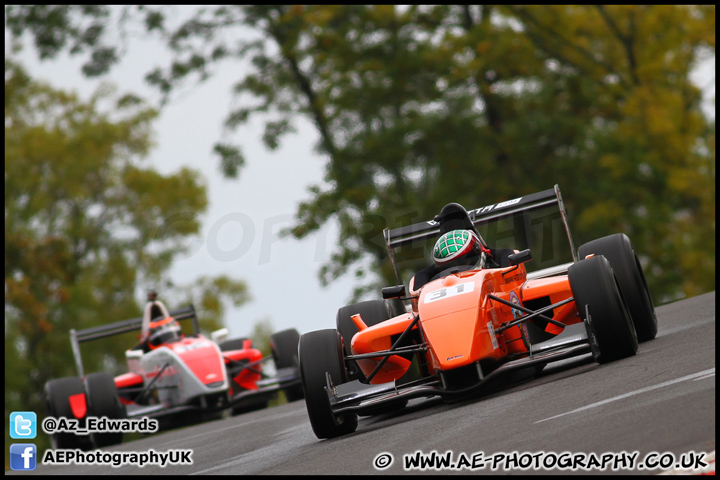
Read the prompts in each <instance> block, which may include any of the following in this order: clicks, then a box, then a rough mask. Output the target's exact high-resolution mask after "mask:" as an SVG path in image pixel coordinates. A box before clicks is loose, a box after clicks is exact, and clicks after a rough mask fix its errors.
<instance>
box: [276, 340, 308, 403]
mask: <svg viewBox="0 0 720 480" xmlns="http://www.w3.org/2000/svg"><path fill="white" fill-rule="evenodd" d="M298 343H300V333H299V332H298V331H297V330H295V329H294V328H289V329H287V330H282V331H280V332H276V333H274V334H272V336H270V350H271V351H272V356H273V360H275V367H277V368H278V369H280V368H297V366H298ZM283 391H284V392H285V398H287V401H288V402H294V401H296V400H301V399H302V398H303V390H302V385H293V386H292V387H288V388H286V389H284V390H283Z"/></svg>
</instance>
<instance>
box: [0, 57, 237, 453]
mask: <svg viewBox="0 0 720 480" xmlns="http://www.w3.org/2000/svg"><path fill="white" fill-rule="evenodd" d="M155 116H156V112H155V111H154V110H153V109H150V108H148V107H147V106H146V105H145V104H144V103H143V102H142V101H141V100H140V99H139V98H136V97H134V96H131V95H125V96H118V95H117V94H116V93H114V92H113V90H112V89H109V88H107V87H103V88H101V89H99V90H98V91H97V92H96V94H95V95H94V96H93V97H92V98H91V99H90V100H88V101H83V100H80V99H79V98H78V97H77V96H76V95H75V94H74V93H68V92H63V91H59V90H56V89H53V88H52V87H51V86H49V85H47V84H44V83H42V82H39V81H36V80H34V79H32V78H30V77H29V76H28V74H27V73H26V72H25V70H24V69H23V68H22V67H21V66H20V65H18V64H17V63H15V62H14V61H12V60H9V59H7V58H6V60H5V381H6V383H5V385H6V389H5V411H6V424H5V425H6V432H7V431H8V430H7V428H8V423H7V418H9V412H11V411H13V410H31V411H35V412H39V413H41V412H44V411H45V400H44V398H43V388H44V384H45V382H47V381H48V380H50V379H53V378H59V377H63V376H70V375H76V372H75V366H74V363H73V362H72V360H71V359H72V352H71V349H70V342H69V335H68V333H69V331H70V329H83V328H88V327H91V326H96V325H98V323H104V322H112V321H118V320H123V319H127V318H134V317H137V316H138V315H139V314H141V312H142V307H141V306H140V305H138V303H137V301H136V298H135V293H136V288H138V287H139V286H142V285H143V284H150V283H156V282H157V281H158V280H159V279H160V278H161V277H162V274H163V273H164V272H165V271H166V270H167V269H168V268H169V266H170V264H171V262H172V260H173V258H174V257H175V256H176V255H177V254H179V253H181V252H182V251H183V243H184V242H186V239H187V237H188V236H190V235H194V234H196V233H197V232H198V229H199V221H198V216H199V214H200V213H202V212H203V211H204V210H205V208H206V204H207V199H206V192H205V187H204V186H203V185H202V182H201V180H200V178H199V176H198V174H197V173H196V172H193V171H191V170H189V169H186V168H182V169H179V171H178V172H177V173H175V174H172V175H161V174H159V173H158V172H155V171H154V170H152V169H149V168H144V167H142V166H141V164H140V160H141V159H142V158H143V157H144V156H145V155H146V153H147V152H148V149H149V148H150V147H151V145H152V142H151V129H150V127H151V123H152V121H153V119H154V118H155ZM201 287H203V288H204V289H205V292H202V293H204V294H205V295H206V297H205V301H204V302H203V303H204V304H203V306H207V305H208V304H209V303H211V302H209V298H210V297H212V296H213V295H214V296H216V297H218V296H219V297H222V296H223V295H225V294H227V293H231V294H232V298H233V300H234V301H235V302H236V303H237V302H242V300H243V299H244V297H243V296H242V295H241V291H242V292H244V285H242V284H241V283H239V282H236V281H231V280H230V279H227V278H226V279H208V280H206V281H204V282H203V283H201ZM216 311H219V312H220V313H221V310H218V309H217V307H216ZM126 337H127V338H126ZM136 342H137V340H136V339H135V338H134V337H132V336H131V335H130V334H126V336H125V337H123V339H117V337H115V338H114V339H113V341H107V342H103V341H100V342H98V343H97V344H95V343H91V344H86V345H87V346H86V347H85V346H84V347H83V363H84V366H85V371H86V372H92V371H99V370H108V369H110V370H112V369H113V368H114V367H117V366H118V365H119V364H120V363H121V362H122V361H123V360H122V359H123V358H124V357H123V351H124V350H125V349H127V348H129V347H131V346H132V345H133V344H134V343H136ZM8 438H9V436H8V435H6V439H8ZM45 440H46V439H45V438H44V436H42V437H39V438H38V442H39V444H40V445H41V446H42V444H43V442H44V441H45ZM6 442H7V440H6ZM6 446H7V445H6Z"/></svg>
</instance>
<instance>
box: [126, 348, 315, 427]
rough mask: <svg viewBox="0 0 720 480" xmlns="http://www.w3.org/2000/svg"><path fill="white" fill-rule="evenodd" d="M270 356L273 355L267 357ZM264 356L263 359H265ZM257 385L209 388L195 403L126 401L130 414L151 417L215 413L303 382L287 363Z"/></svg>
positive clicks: (262, 399) (258, 400)
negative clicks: (154, 403) (237, 388)
mask: <svg viewBox="0 0 720 480" xmlns="http://www.w3.org/2000/svg"><path fill="white" fill-rule="evenodd" d="M268 358H270V357H268ZM264 360H266V359H263V360H261V361H264ZM255 383H256V385H257V388H256V389H248V390H241V391H239V392H236V393H233V394H232V395H230V391H229V389H224V390H222V391H216V392H209V393H208V394H206V395H203V396H200V397H196V399H190V400H195V401H193V403H189V402H190V400H188V403H185V402H183V403H181V404H177V405H167V404H158V405H138V404H136V403H133V404H130V405H127V416H128V418H136V417H150V418H160V417H164V416H170V415H175V414H178V413H185V412H202V413H214V412H219V411H223V410H226V409H229V408H235V407H242V406H246V405H253V404H256V403H260V402H263V401H266V400H272V399H274V398H276V397H277V394H278V391H280V390H284V389H287V388H290V387H293V386H295V385H300V384H301V379H300V372H299V370H298V369H297V368H293V367H288V368H282V369H279V370H278V371H277V374H276V375H275V376H273V377H268V378H264V379H262V380H258V381H257V382H255Z"/></svg>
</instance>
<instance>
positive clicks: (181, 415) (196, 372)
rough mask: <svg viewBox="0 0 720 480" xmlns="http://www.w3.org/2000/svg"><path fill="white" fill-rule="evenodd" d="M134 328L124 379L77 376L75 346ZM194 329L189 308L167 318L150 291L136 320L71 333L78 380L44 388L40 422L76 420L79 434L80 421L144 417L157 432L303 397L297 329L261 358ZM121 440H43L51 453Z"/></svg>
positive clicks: (240, 342) (95, 436) (108, 436)
mask: <svg viewBox="0 0 720 480" xmlns="http://www.w3.org/2000/svg"><path fill="white" fill-rule="evenodd" d="M183 320H191V323H192V327H193V333H192V334H187V335H184V334H182V331H181V329H180V325H179V323H178V322H180V321H183ZM137 330H141V331H142V333H141V342H140V344H139V345H137V346H135V347H133V348H131V349H129V350H127V351H126V352H125V356H126V359H127V365H128V370H129V371H128V372H127V373H124V374H122V375H119V376H117V377H113V376H112V375H111V374H110V373H107V372H98V373H90V374H87V375H85V374H84V370H83V365H82V358H81V356H80V343H82V342H88V341H91V340H96V339H99V338H105V337H109V336H113V335H119V334H122V333H126V332H131V331H137ZM199 331H200V329H199V326H198V322H197V316H196V314H195V309H194V307H193V306H192V305H190V306H188V307H185V308H183V309H180V310H177V311H173V312H169V311H168V310H167V308H166V307H165V305H164V304H163V303H162V302H160V301H159V300H157V299H156V298H155V294H154V293H151V295H150V297H149V301H148V303H147V305H146V306H145V310H144V314H143V316H142V317H139V318H133V319H130V320H124V321H120V322H115V323H111V324H108V325H102V326H99V327H93V328H88V329H84V330H78V331H75V330H71V331H70V339H71V343H72V348H73V355H74V357H75V363H76V365H77V368H78V372H79V375H78V376H77V377H64V378H59V379H56V380H51V381H49V382H47V383H46V384H45V398H46V402H47V413H48V416H49V417H55V418H61V417H64V418H67V419H76V420H78V428H80V429H83V428H84V426H85V420H86V419H87V418H88V417H98V418H101V417H107V418H108V419H123V418H138V417H150V418H156V419H158V420H159V422H160V423H159V425H160V429H165V428H170V427H173V426H177V425H180V424H187V423H188V421H190V422H195V421H201V420H202V419H204V418H208V416H209V415H208V414H210V415H214V416H215V417H217V415H218V414H219V413H222V411H224V410H226V409H231V412H232V414H239V413H243V412H246V411H250V410H256V409H259V408H264V407H266V406H267V404H268V401H269V400H271V399H273V398H276V397H277V395H278V391H279V390H283V391H284V392H285V396H286V397H287V399H288V401H294V400H298V399H301V398H303V391H302V385H301V382H300V375H299V370H298V363H297V361H298V359H297V345H298V340H299V338H300V334H299V333H298V332H297V330H295V329H288V330H283V331H280V332H276V333H274V334H273V335H272V336H271V341H270V346H271V350H272V356H271V357H263V355H262V353H261V352H260V351H259V350H257V349H255V348H252V341H251V340H250V339H247V338H238V339H232V340H225V341H220V339H221V338H223V337H226V336H227V329H222V330H218V331H216V332H213V333H212V334H211V338H206V337H204V336H203V335H201V334H200V333H199ZM218 341H220V343H218ZM268 360H273V361H274V362H273V363H274V367H275V374H274V375H272V376H269V375H267V373H265V372H263V363H265V362H267V361H268ZM266 370H267V368H266ZM122 435H123V432H102V433H94V432H88V434H85V435H78V434H74V433H68V432H59V433H53V434H51V442H52V445H53V447H54V448H56V449H58V448H67V449H74V448H81V449H91V448H99V447H103V446H108V445H114V444H117V443H120V442H122Z"/></svg>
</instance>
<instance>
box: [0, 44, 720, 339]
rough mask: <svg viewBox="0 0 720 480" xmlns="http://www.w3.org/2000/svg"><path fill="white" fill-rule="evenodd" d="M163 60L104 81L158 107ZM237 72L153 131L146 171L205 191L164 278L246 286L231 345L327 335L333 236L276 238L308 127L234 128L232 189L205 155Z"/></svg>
mask: <svg viewBox="0 0 720 480" xmlns="http://www.w3.org/2000/svg"><path fill="white" fill-rule="evenodd" d="M26 44H28V45H29V44H30V43H29V42H26ZM6 48H7V42H6ZM167 58H168V57H167V53H166V51H165V50H163V49H162V48H161V47H160V46H159V43H158V42H157V41H145V42H140V41H138V40H135V41H133V42H131V43H130V44H129V45H128V49H127V54H126V56H125V57H124V59H123V61H122V63H121V64H120V65H119V66H116V67H115V68H113V69H112V70H111V73H110V75H109V76H106V77H103V78H102V80H105V81H108V80H109V81H112V82H113V83H115V84H116V85H117V86H118V87H119V89H120V91H121V92H123V93H130V92H132V93H137V94H139V95H141V96H143V97H144V98H146V100H148V101H149V103H151V104H157V100H158V99H159V96H158V94H157V93H156V92H155V91H154V90H152V89H151V88H150V87H148V86H147V85H146V84H145V83H144V81H143V77H144V75H145V73H147V72H148V71H149V70H150V69H151V68H152V67H155V66H158V65H162V66H165V65H166V64H167V62H168V60H167ZM19 59H20V60H21V61H22V62H23V64H24V66H25V67H26V68H27V69H28V70H29V72H30V73H31V75H33V76H34V77H35V78H38V79H42V80H46V81H48V82H49V83H50V84H51V85H52V86H53V87H56V88H62V89H65V90H74V91H76V92H78V93H79V94H80V95H81V97H82V98H89V96H90V95H91V94H92V92H93V91H94V90H95V88H97V85H98V84H99V81H100V80H88V79H86V78H84V77H83V76H82V74H81V72H80V64H81V62H80V61H79V60H77V59H71V58H69V57H67V56H63V57H60V58H59V59H58V60H56V61H52V62H48V61H46V62H39V61H38V59H37V56H36V55H35V53H34V50H33V49H32V48H30V47H26V49H25V51H24V52H23V54H22V55H21V56H20V57H19ZM242 68H243V65H242V64H241V63H238V62H228V63H227V64H225V65H223V67H222V68H221V69H220V70H219V71H218V72H217V73H216V74H215V75H214V76H213V77H212V78H211V79H210V80H208V81H207V82H206V83H204V84H202V85H200V86H196V87H194V88H192V89H186V90H187V91H185V92H184V93H183V94H182V95H180V96H177V95H176V98H175V99H174V100H173V101H172V102H171V103H170V104H169V105H167V106H166V107H165V108H164V109H163V110H162V111H161V114H160V117H159V118H158V119H157V120H156V121H155V123H154V130H155V132H156V143H157V146H156V147H155V148H154V149H153V150H152V151H151V153H150V156H149V158H148V159H147V160H146V163H145V164H146V165H149V166H152V167H154V168H156V169H157V170H158V171H160V172H161V173H164V174H170V173H174V172H176V171H177V170H179V169H180V168H181V167H183V166H188V167H191V168H193V169H194V170H197V171H199V172H200V173H201V175H202V177H203V179H204V181H205V183H206V185H207V186H208V197H209V198H208V200H209V207H208V210H207V212H206V214H205V215H204V216H203V218H202V231H201V234H200V235H199V237H197V238H195V239H194V240H193V241H191V242H189V243H188V246H189V251H188V253H187V254H186V255H182V256H178V257H177V259H176V261H175V263H174V265H173V267H172V269H171V271H170V277H171V278H172V280H173V281H174V282H175V283H180V284H187V283H190V282H192V281H193V280H195V279H198V278H200V277H201V276H204V275H210V276H214V275H219V274H226V275H229V276H231V277H232V278H235V279H242V280H244V281H245V282H247V284H248V286H249V290H250V294H251V295H252V301H251V302H249V303H247V304H246V305H244V306H242V307H240V308H232V309H230V310H229V311H228V313H227V315H226V318H225V323H226V325H227V326H228V328H229V329H230V331H231V336H233V337H238V336H247V335H249V334H250V332H251V330H252V326H253V324H254V323H255V322H256V321H259V320H264V319H269V320H270V321H271V323H272V325H273V326H274V328H275V330H276V331H277V330H282V329H285V328H293V327H294V328H296V329H297V330H298V331H300V333H306V332H309V331H312V330H318V329H322V328H334V325H335V314H336V312H337V309H338V308H340V307H342V306H343V305H345V304H346V303H347V301H348V300H349V298H350V296H351V294H352V290H353V288H354V282H353V278H351V277H350V276H348V277H347V278H343V279H341V280H339V281H337V282H336V283H335V284H333V285H331V286H330V287H326V288H324V287H322V286H321V285H320V282H319V280H318V271H319V269H320V267H321V265H322V263H323V262H324V261H326V260H327V258H329V256H330V254H331V252H332V251H333V250H334V247H333V243H334V242H335V241H336V238H337V230H336V228H335V227H334V225H329V226H328V225H326V226H325V227H324V228H323V229H322V230H321V231H319V232H318V233H316V234H313V235H311V236H309V237H307V238H306V239H304V240H303V241H297V240H294V239H292V238H284V239H280V238H279V237H278V235H277V233H278V231H279V230H280V229H282V228H284V227H287V226H289V225H290V223H291V222H292V218H293V216H294V213H295V211H296V208H297V205H298V203H299V202H301V201H303V200H307V199H309V198H310V196H309V194H308V193H307V190H306V189H307V187H308V186H310V185H311V184H315V183H320V182H322V181H323V176H324V167H325V163H326V159H325V158H323V157H321V156H319V155H317V154H315V153H314V152H313V151H312V148H313V145H314V144H315V142H316V140H317V134H316V132H315V130H314V128H313V127H312V126H311V125H310V124H309V122H308V121H306V120H303V121H298V122H297V126H298V127H299V128H298V133H297V134H291V135H288V136H286V137H285V138H284V139H283V141H282V144H281V148H280V149H279V150H277V151H275V152H269V151H267V150H266V149H265V148H264V146H263V145H262V143H261V140H260V136H261V134H262V121H261V119H259V118H258V119H255V120H253V121H251V122H250V123H249V124H248V125H247V126H244V127H242V128H240V129H239V130H237V132H236V133H234V134H233V136H232V140H233V141H235V142H236V143H239V144H241V145H242V148H243V151H244V154H245V158H246V165H245V167H244V168H243V169H242V170H241V172H240V176H239V179H236V180H228V179H225V178H224V177H223V176H222V174H221V173H220V171H219V167H218V165H219V162H218V159H217V157H215V156H213V155H211V151H212V146H213V144H214V143H215V142H217V141H218V140H220V138H221V131H222V124H223V120H224V119H225V117H226V115H227V113H228V109H229V105H230V100H231V97H230V93H229V92H230V86H231V85H232V83H234V82H236V81H237V80H238V79H239V78H240V77H241V76H243V75H244V72H243V71H242ZM714 70H715V60H714V56H713V57H712V59H711V61H709V62H706V65H705V67H704V69H703V71H702V72H701V73H700V74H699V75H696V76H694V79H695V81H696V83H698V84H699V85H700V87H701V88H702V89H703V91H704V93H705V95H706V97H711V98H712V102H711V103H708V106H707V109H706V110H707V111H708V112H709V113H711V114H712V115H713V116H714V111H715V107H714V96H715V74H714ZM451 201H453V199H448V202H451ZM160 296H161V298H162V292H160ZM377 298H379V292H378V296H377ZM168 307H169V308H171V309H172V308H175V307H177V305H168ZM117 320H122V319H117Z"/></svg>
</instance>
